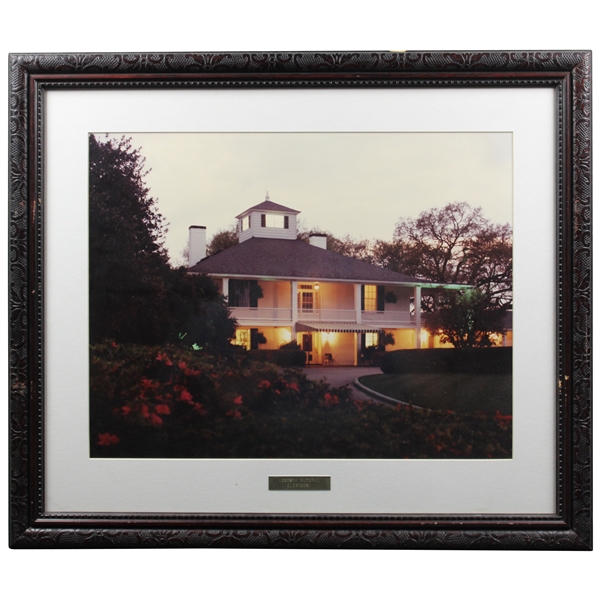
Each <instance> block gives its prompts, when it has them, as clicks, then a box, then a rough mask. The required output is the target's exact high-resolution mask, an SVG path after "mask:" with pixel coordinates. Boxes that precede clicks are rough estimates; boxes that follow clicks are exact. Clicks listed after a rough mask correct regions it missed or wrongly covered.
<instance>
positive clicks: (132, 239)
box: [89, 135, 235, 350]
mask: <svg viewBox="0 0 600 600" xmlns="http://www.w3.org/2000/svg"><path fill="white" fill-rule="evenodd" d="M146 174H147V170H146V169H145V166H144V158H143V157H142V155H141V153H140V151H139V150H136V149H133V148H132V147H131V141H130V140H129V139H126V138H121V139H120V140H114V139H111V138H107V139H106V141H100V140H98V139H97V138H96V137H95V136H93V135H91V136H90V188H89V189H90V197H89V239H90V250H89V267H90V268H89V280H90V340H91V341H92V342H98V341H101V340H104V339H114V340H115V341H117V342H122V343H126V342H129V343H137V344H161V343H165V342H175V341H178V340H183V343H184V344H186V345H190V346H191V345H192V344H195V345H196V346H198V347H203V348H206V349H215V350H216V349H220V348H222V347H224V346H225V345H226V344H227V343H228V340H229V339H230V338H231V337H232V336H233V334H234V331H235V321H233V320H231V319H230V318H229V314H228V310H227V307H226V305H225V303H224V299H223V297H222V296H221V294H220V293H219V291H218V289H217V288H216V286H215V284H214V282H212V281H211V280H210V279H208V278H205V277H201V276H200V277H196V276H190V275H187V273H186V271H185V269H172V268H171V267H170V266H169V263H168V256H167V253H166V251H165V249H164V246H163V238H164V234H165V233H166V225H165V223H164V219H163V217H162V216H161V214H160V213H159V212H158V209H157V205H156V201H155V200H154V199H153V198H152V197H151V196H150V191H149V189H148V187H147V185H146V184H145V182H144V177H145V176H146Z"/></svg>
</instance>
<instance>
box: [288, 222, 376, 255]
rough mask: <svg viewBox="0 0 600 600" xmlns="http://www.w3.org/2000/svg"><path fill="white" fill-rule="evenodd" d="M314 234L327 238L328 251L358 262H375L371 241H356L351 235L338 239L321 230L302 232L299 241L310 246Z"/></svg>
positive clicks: (299, 234)
mask: <svg viewBox="0 0 600 600" xmlns="http://www.w3.org/2000/svg"><path fill="white" fill-rule="evenodd" d="M314 234H320V235H326V236H327V250H331V251H332V252H337V253H338V254H342V255H343V256H348V257H350V258H355V259H357V260H362V261H365V262H373V256H372V253H371V242H369V240H356V239H354V238H353V237H351V236H350V235H346V236H344V237H342V238H338V237H336V236H334V235H333V234H332V233H331V232H329V231H322V230H320V229H311V230H309V231H306V230H304V231H300V232H299V233H298V239H299V240H300V241H301V242H306V243H307V244H308V243H309V242H310V236H311V235H314Z"/></svg>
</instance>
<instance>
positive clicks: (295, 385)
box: [287, 381, 300, 392]
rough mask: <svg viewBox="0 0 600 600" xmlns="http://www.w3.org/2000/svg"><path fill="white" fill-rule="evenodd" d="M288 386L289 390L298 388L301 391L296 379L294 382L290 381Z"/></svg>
mask: <svg viewBox="0 0 600 600" xmlns="http://www.w3.org/2000/svg"><path fill="white" fill-rule="evenodd" d="M287 387H288V390H296V391H297V392H299V391H300V390H299V389H298V384H297V383H296V382H295V381H294V383H288V384H287Z"/></svg>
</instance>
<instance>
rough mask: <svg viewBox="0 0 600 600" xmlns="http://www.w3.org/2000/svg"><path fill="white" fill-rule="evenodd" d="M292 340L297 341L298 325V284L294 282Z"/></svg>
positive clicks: (292, 287)
mask: <svg viewBox="0 0 600 600" xmlns="http://www.w3.org/2000/svg"><path fill="white" fill-rule="evenodd" d="M291 289H292V340H295V339H296V323H297V322H298V282H297V281H292V286H291Z"/></svg>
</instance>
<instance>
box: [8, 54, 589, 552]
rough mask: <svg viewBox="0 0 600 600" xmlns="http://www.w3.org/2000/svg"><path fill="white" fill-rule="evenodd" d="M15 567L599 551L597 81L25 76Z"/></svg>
mask: <svg viewBox="0 0 600 600" xmlns="http://www.w3.org/2000/svg"><path fill="white" fill-rule="evenodd" d="M10 60H11V113H10V125H11V155H10V161H11V162H10V170H11V188H10V202H11V239H10V244H11V246H10V248H11V253H10V293H11V365H10V368H11V420H10V423H11V539H10V545H11V547H13V548H66V547H68V548H75V547H76V548H84V547H90V548H97V547H114V548H126V547H127V548H129V547H148V546H164V547H172V546H190V547H207V546H220V547H223V546H228V547H314V548H432V549H433V548H440V549H462V548H464V549H579V550H586V549H588V550H589V549H591V547H592V540H591V263H590V259H591V214H590V213H591V160H590V156H591V97H590V96H591V53H590V52H587V51H581V52H575V51H569V52H560V51H557V52H481V53H472V52H469V53H466V52H447V53H441V52H433V53H427V52H341V53H284V52H282V53H276V54H258V53H221V54H193V53H187V54H184V53H173V54H139V55H116V54H110V55H109V54H94V55H92V54H86V55H67V54H64V55H54V54H52V55H50V54H48V55H24V54H23V55H21V54H19V55H12V56H11V59H10Z"/></svg>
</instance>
